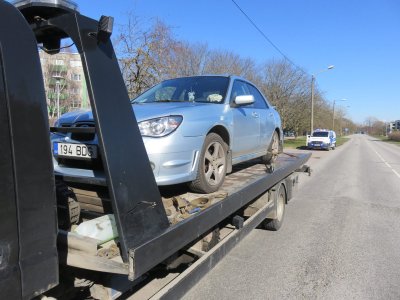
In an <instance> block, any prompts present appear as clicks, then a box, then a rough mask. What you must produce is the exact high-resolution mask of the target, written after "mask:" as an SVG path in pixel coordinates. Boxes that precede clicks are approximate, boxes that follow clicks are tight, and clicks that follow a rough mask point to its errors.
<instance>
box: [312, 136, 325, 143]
mask: <svg viewBox="0 0 400 300" xmlns="http://www.w3.org/2000/svg"><path fill="white" fill-rule="evenodd" d="M308 140H309V141H310V142H314V141H330V138H329V137H327V136H311V137H309V138H308Z"/></svg>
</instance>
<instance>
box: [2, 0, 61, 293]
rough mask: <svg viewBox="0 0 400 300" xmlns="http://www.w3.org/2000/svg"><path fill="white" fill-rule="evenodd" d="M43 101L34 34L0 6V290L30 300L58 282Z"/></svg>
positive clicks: (17, 16)
mask: <svg viewBox="0 0 400 300" xmlns="http://www.w3.org/2000/svg"><path fill="white" fill-rule="evenodd" d="M48 128H49V124H48V118H47V107H46V96H45V92H44V84H43V77H42V71H41V67H40V61H39V55H38V52H37V45H36V41H35V36H34V35H33V33H32V30H31V28H30V27H29V25H28V24H27V22H26V20H25V19H24V18H23V16H22V15H21V14H20V12H19V11H18V10H17V9H16V8H15V7H13V6H12V5H11V4H10V3H7V2H6V1H2V0H0V220H1V225H0V291H1V296H0V297H1V298H2V299H31V298H33V297H34V296H36V295H38V294H40V293H42V292H45V291H47V290H48V289H50V288H52V287H53V286H55V285H57V284H58V256H57V255H58V254H57V246H56V239H57V220H56V197H55V186H54V175H53V166H52V163H51V153H50V142H49V133H48Z"/></svg>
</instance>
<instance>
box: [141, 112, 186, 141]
mask: <svg viewBox="0 0 400 300" xmlns="http://www.w3.org/2000/svg"><path fill="white" fill-rule="evenodd" d="M182 120H183V117H182V116H168V117H162V118H156V119H151V120H146V121H142V122H139V123H138V125H139V130H140V133H141V135H142V136H150V137H163V136H166V135H168V134H170V133H171V132H173V131H175V130H176V129H177V128H178V127H179V125H181V123H182Z"/></svg>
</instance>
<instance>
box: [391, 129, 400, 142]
mask: <svg viewBox="0 0 400 300" xmlns="http://www.w3.org/2000/svg"><path fill="white" fill-rule="evenodd" d="M389 140H392V141H397V142H400V131H396V132H392V133H390V134H389Z"/></svg>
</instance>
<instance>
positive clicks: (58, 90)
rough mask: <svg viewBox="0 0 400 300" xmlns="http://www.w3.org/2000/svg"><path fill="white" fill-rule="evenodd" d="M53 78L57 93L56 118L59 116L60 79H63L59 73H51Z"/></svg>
mask: <svg viewBox="0 0 400 300" xmlns="http://www.w3.org/2000/svg"><path fill="white" fill-rule="evenodd" d="M53 78H54V79H55V80H56V93H57V94H56V95H57V104H56V106H57V119H59V118H60V81H61V79H63V77H62V76H61V75H53Z"/></svg>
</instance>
